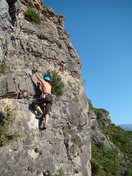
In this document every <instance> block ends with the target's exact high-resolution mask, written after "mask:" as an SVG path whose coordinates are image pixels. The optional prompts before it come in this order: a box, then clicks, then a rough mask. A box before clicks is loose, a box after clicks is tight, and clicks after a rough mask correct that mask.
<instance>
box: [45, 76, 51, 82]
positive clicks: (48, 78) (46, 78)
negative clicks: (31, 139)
mask: <svg viewBox="0 0 132 176" xmlns="http://www.w3.org/2000/svg"><path fill="white" fill-rule="evenodd" d="M43 79H44V80H45V81H47V82H50V80H51V79H50V76H48V75H45V76H44V77H43Z"/></svg>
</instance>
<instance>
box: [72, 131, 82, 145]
mask: <svg viewBox="0 0 132 176" xmlns="http://www.w3.org/2000/svg"><path fill="white" fill-rule="evenodd" d="M71 141H72V142H73V143H74V144H76V145H77V146H80V144H81V140H80V138H79V137H78V136H77V135H75V134H73V135H72V138H71Z"/></svg>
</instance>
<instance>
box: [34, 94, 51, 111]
mask: <svg viewBox="0 0 132 176" xmlns="http://www.w3.org/2000/svg"><path fill="white" fill-rule="evenodd" d="M34 103H35V105H38V106H41V105H42V104H44V103H45V104H46V106H45V114H49V112H50V110H51V106H52V104H53V97H52V95H51V94H46V95H45V98H39V99H37V100H36V101H35V102H34Z"/></svg>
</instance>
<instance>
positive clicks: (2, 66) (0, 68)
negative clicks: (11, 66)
mask: <svg viewBox="0 0 132 176" xmlns="http://www.w3.org/2000/svg"><path fill="white" fill-rule="evenodd" d="M5 69H6V66H5V64H4V63H2V64H0V73H5Z"/></svg>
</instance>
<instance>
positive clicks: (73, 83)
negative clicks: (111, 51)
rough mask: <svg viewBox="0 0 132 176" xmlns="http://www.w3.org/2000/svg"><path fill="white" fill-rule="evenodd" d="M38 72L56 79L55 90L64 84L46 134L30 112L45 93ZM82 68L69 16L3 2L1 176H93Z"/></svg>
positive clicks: (23, 0)
mask: <svg viewBox="0 0 132 176" xmlns="http://www.w3.org/2000/svg"><path fill="white" fill-rule="evenodd" d="M33 67H35V68H37V69H38V72H39V73H40V75H41V76H43V74H45V73H47V72H48V71H50V72H51V73H55V79H54V80H55V82H54V84H55V85H58V86H59V85H60V82H62V83H63V84H61V85H63V86H62V87H61V88H60V86H59V88H56V89H54V92H53V100H54V101H53V106H52V110H51V113H50V118H49V122H48V127H47V129H46V130H44V131H40V130H39V123H40V120H39V119H36V118H35V115H34V114H33V113H32V112H31V109H30V105H31V104H32V101H33V99H34V98H36V97H39V96H40V93H41V92H40V89H39V88H40V87H39V82H38V80H37V79H36V77H35V75H34V74H32V69H33ZM80 68H81V63H80V60H79V57H78V55H77V53H76V50H75V49H74V47H73V45H72V44H71V42H70V40H69V36H68V34H67V32H66V31H65V28H64V16H63V15H57V14H55V13H54V11H53V10H52V9H50V8H48V7H45V6H43V3H42V1H41V0H38V1H33V0H19V1H17V0H12V1H10V0H7V1H6V0H1V1H0V156H1V160H0V175H1V176H43V175H52V176H64V175H67V176H84V175H85V176H90V175H91V164H90V158H91V147H90V145H91V140H90V129H89V125H90V124H89V119H88V115H87V114H88V109H89V106H88V102H87V97H86V95H85V92H84V88H83V83H82V79H81V73H80ZM56 81H57V82H56ZM62 88H63V89H62ZM60 91H61V94H60Z"/></svg>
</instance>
